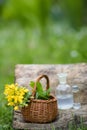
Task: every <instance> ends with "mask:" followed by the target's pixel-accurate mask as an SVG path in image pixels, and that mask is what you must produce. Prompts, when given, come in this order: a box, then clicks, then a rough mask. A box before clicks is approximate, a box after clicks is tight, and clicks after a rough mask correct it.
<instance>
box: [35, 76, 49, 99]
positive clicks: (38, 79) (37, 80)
mask: <svg viewBox="0 0 87 130" xmlns="http://www.w3.org/2000/svg"><path fill="white" fill-rule="evenodd" d="M42 78H45V79H46V81H47V85H46V90H47V89H49V78H48V76H47V75H40V76H39V77H38V78H37V79H36V82H35V86H34V89H33V92H32V96H33V97H35V94H36V89H37V86H36V84H37V82H39V81H40V79H42Z"/></svg>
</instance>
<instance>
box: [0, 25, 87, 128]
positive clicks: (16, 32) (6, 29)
mask: <svg viewBox="0 0 87 130" xmlns="http://www.w3.org/2000/svg"><path fill="white" fill-rule="evenodd" d="M86 42H87V27H83V28H81V29H80V30H79V31H76V30H73V29H72V28H70V27H69V26H68V25H67V24H63V23H61V24H55V25H54V24H50V25H49V26H48V27H47V29H46V30H45V33H44V35H43V33H42V32H41V30H40V29H38V28H33V29H32V28H29V27H28V26H27V27H22V26H21V25H20V24H19V23H8V24H0V85H1V86H0V130H12V126H11V124H12V109H11V108H9V107H8V106H7V105H6V101H5V99H4V95H3V91H4V85H5V84H6V83H12V82H14V69H15V65H16V64H45V63H46V64H58V63H61V64H62V63H64V64H66V63H79V62H87V50H86V48H87V45H86V44H87V43H86ZM78 130H86V129H78Z"/></svg>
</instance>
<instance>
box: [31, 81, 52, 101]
mask: <svg viewBox="0 0 87 130" xmlns="http://www.w3.org/2000/svg"><path fill="white" fill-rule="evenodd" d="M30 86H31V87H32V88H34V86H35V82H34V81H31V82H30ZM49 98H50V88H49V89H47V90H44V89H43V86H42V84H41V83H40V82H37V83H36V94H35V99H42V100H48V99H49Z"/></svg>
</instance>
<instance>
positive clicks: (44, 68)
mask: <svg viewBox="0 0 87 130" xmlns="http://www.w3.org/2000/svg"><path fill="white" fill-rule="evenodd" d="M61 72H66V73H68V78H67V82H68V84H70V85H71V86H72V85H78V87H79V89H80V95H81V98H80V100H81V105H82V106H81V108H80V109H79V110H74V109H69V110H59V115H58V116H57V118H56V120H55V121H53V122H51V123H45V124H39V123H26V122H24V120H23V117H22V114H21V112H20V111H14V115H13V128H15V129H27V130H52V129H54V128H55V130H60V129H62V130H67V129H68V124H69V123H70V122H73V121H74V122H75V123H76V124H80V123H81V118H83V123H84V124H85V125H87V97H86V96H87V64H85V63H81V64H67V65H62V64H59V65H20V64H19V65H16V67H15V83H18V84H19V85H21V86H25V87H27V88H29V89H30V86H29V82H30V81H32V80H33V81H34V80H36V78H37V77H38V76H39V75H41V74H46V75H48V77H49V79H50V87H51V92H52V93H53V94H54V95H55V89H56V87H57V85H58V77H57V74H58V73H61ZM41 82H42V83H43V84H45V80H44V79H42V80H41Z"/></svg>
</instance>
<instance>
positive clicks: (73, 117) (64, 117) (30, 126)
mask: <svg viewBox="0 0 87 130" xmlns="http://www.w3.org/2000/svg"><path fill="white" fill-rule="evenodd" d="M81 119H83V123H84V124H85V125H87V105H83V106H82V107H81V109H79V110H74V109H70V110H63V111H59V115H58V116H57V118H56V120H55V121H53V122H51V123H45V124H39V123H27V122H24V120H23V117H22V114H21V112H20V111H15V112H14V117H13V127H14V128H15V129H27V130H54V129H53V128H55V130H60V129H61V130H68V125H69V123H75V124H80V123H81Z"/></svg>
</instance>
